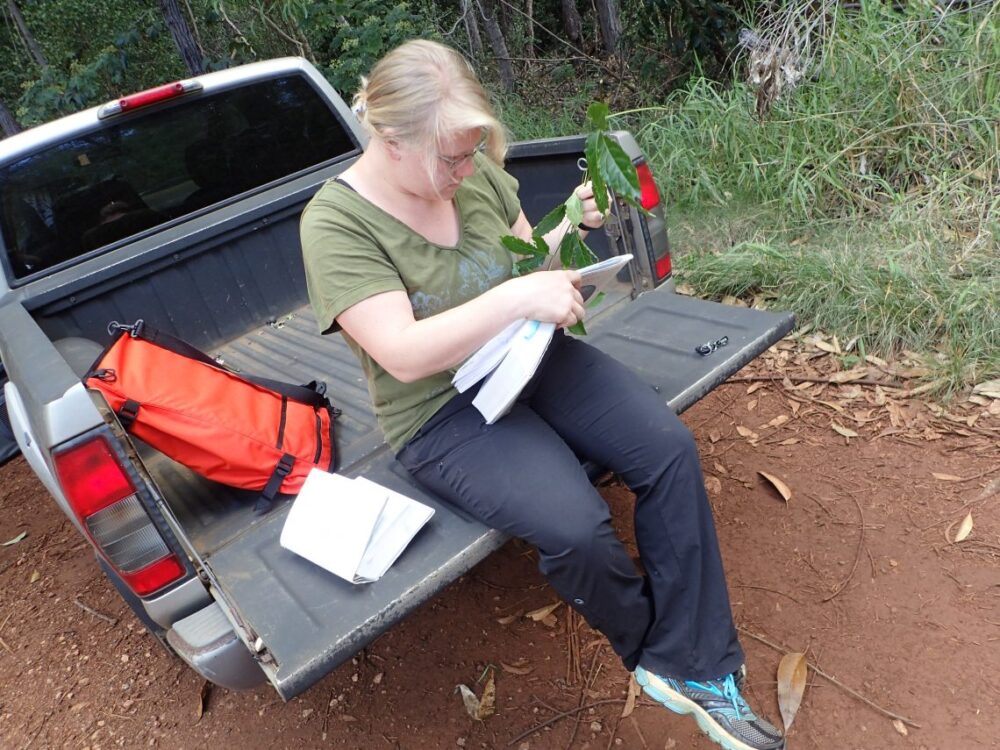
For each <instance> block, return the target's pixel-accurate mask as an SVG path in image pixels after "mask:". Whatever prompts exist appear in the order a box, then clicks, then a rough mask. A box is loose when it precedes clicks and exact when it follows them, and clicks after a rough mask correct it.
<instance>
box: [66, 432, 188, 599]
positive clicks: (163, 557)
mask: <svg viewBox="0 0 1000 750" xmlns="http://www.w3.org/2000/svg"><path fill="white" fill-rule="evenodd" d="M53 460H54V462H55V469H56V476H57V477H58V479H59V484H60V486H61V487H62V489H63V493H64V494H65V495H66V499H67V500H68V501H69V504H70V506H71V507H72V508H73V512H74V513H76V516H77V518H79V519H80V522H81V523H82V524H83V527H84V528H85V529H86V531H87V534H88V535H89V536H90V538H91V539H92V540H93V541H94V543H95V544H96V545H97V547H98V549H99V550H100V551H101V554H102V555H103V556H104V557H105V559H107V561H108V562H109V563H111V565H112V566H114V568H115V569H116V570H117V572H118V573H119V574H120V576H121V578H122V580H124V581H125V583H126V584H128V586H129V587H130V588H131V589H132V590H133V591H134V592H135V593H136V594H138V595H140V596H145V595H147V594H151V593H153V592H154V591H158V590H159V589H161V588H163V587H164V586H166V585H167V584H170V583H173V582H174V581H176V580H177V579H179V578H181V577H182V576H183V575H184V572H185V571H184V565H183V564H182V563H181V561H180V560H179V559H178V558H177V555H176V554H174V553H173V552H171V550H170V548H169V547H168V546H167V543H166V542H165V541H164V539H163V537H162V536H161V535H160V532H159V530H158V529H157V528H156V525H155V524H154V523H153V521H152V519H151V518H150V517H149V514H148V513H147V512H146V509H145V508H144V507H143V505H142V501H141V500H140V499H139V496H138V494H137V493H136V489H135V485H134V484H133V483H132V480H131V479H129V477H128V474H126V473H125V470H124V469H123V468H122V465H121V464H120V463H119V461H118V459H117V457H116V456H115V454H114V453H113V452H112V450H111V446H110V445H109V444H108V441H107V440H106V439H105V438H103V437H95V438H93V439H91V440H87V441H85V442H82V443H78V444H77V445H74V446H72V447H70V448H68V449H66V450H63V451H59V452H57V453H56V454H55V455H54V456H53Z"/></svg>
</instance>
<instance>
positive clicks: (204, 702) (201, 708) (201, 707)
mask: <svg viewBox="0 0 1000 750" xmlns="http://www.w3.org/2000/svg"><path fill="white" fill-rule="evenodd" d="M211 694H212V683H211V682H209V681H208V680H205V681H204V682H202V683H201V690H199V691H198V705H197V707H195V711H194V714H195V716H196V717H197V718H196V719H195V721H201V717H202V716H204V715H205V711H207V710H208V698H209V696H210V695H211Z"/></svg>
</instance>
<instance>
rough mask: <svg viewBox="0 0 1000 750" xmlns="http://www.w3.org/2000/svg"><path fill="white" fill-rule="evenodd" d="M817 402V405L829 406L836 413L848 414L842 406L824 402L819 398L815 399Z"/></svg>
mask: <svg viewBox="0 0 1000 750" xmlns="http://www.w3.org/2000/svg"><path fill="white" fill-rule="evenodd" d="M815 401H816V403H817V404H823V406H829V407H830V408H831V409H833V410H834V411H836V412H839V413H840V414H846V413H847V410H846V409H845V408H844V407H843V406H841V405H840V404H835V403H833V402H832V401H823V400H822V399H818V398H817V399H815Z"/></svg>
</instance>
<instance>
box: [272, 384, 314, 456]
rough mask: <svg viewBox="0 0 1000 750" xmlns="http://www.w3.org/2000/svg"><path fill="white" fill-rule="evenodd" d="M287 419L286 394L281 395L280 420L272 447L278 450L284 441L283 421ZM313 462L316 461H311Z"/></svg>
mask: <svg viewBox="0 0 1000 750" xmlns="http://www.w3.org/2000/svg"><path fill="white" fill-rule="evenodd" d="M287 421H288V396H282V397H281V420H280V421H279V422H278V443H277V445H275V446H274V447H275V448H277V449H278V450H279V451H280V450H281V446H282V445H284V443H285V423H286V422H287ZM313 463H316V462H315V461H313Z"/></svg>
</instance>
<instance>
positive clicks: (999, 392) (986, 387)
mask: <svg viewBox="0 0 1000 750" xmlns="http://www.w3.org/2000/svg"><path fill="white" fill-rule="evenodd" d="M972 393H973V395H975V396H988V397H989V398H1000V380H987V381H986V382H984V383H980V384H979V385H977V386H975V387H973V389H972Z"/></svg>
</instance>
